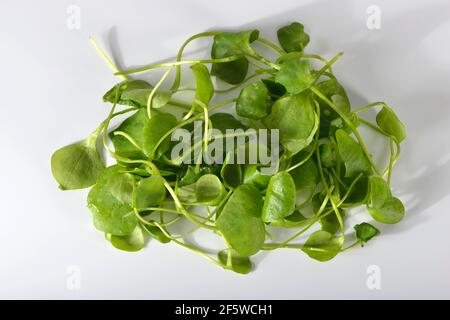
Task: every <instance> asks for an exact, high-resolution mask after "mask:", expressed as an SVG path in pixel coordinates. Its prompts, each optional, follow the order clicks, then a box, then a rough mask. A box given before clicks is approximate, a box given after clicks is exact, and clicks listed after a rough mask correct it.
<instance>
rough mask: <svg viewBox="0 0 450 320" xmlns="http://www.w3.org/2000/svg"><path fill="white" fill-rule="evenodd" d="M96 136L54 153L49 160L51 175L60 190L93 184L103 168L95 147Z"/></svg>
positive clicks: (102, 161)
mask: <svg viewBox="0 0 450 320" xmlns="http://www.w3.org/2000/svg"><path fill="white" fill-rule="evenodd" d="M96 141H97V135H95V136H91V137H89V138H87V139H86V140H84V141H82V142H79V143H74V144H71V145H68V146H65V147H62V148H61V149H59V150H57V151H55V153H53V155H52V158H51V161H50V162H51V168H52V174H53V177H54V178H55V180H56V181H57V182H58V184H59V187H60V188H61V189H62V190H74V189H83V188H87V187H90V186H92V185H94V184H95V181H96V179H97V176H98V175H99V173H100V172H101V171H102V170H103V169H104V168H105V165H104V160H103V158H102V157H101V155H100V153H99V151H98V150H97V147H96Z"/></svg>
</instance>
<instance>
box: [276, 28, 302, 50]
mask: <svg viewBox="0 0 450 320" xmlns="http://www.w3.org/2000/svg"><path fill="white" fill-rule="evenodd" d="M277 36H278V41H279V42H280V44H281V47H282V48H283V49H284V50H285V51H286V52H295V51H297V52H302V51H303V49H305V47H306V46H307V45H308V43H309V35H308V34H307V33H306V32H305V31H304V27H303V24H301V23H299V22H293V23H291V24H290V25H287V26H284V27H282V28H280V29H278V31H277Z"/></svg>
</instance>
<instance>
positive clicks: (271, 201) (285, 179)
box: [262, 171, 296, 222]
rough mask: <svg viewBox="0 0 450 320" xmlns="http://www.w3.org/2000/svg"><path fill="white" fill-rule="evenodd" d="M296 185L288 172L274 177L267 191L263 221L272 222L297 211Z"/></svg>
mask: <svg viewBox="0 0 450 320" xmlns="http://www.w3.org/2000/svg"><path fill="white" fill-rule="evenodd" d="M295 193H296V192H295V183H294V180H293V179H292V176H291V175H290V174H289V173H287V172H285V171H284V172H279V173H277V174H276V175H274V176H272V177H271V178H270V181H269V185H268V187H267V191H266V198H265V199H264V206H263V210H262V219H263V221H264V222H272V221H277V220H280V219H282V218H284V217H287V216H289V215H290V214H292V213H293V212H294V209H295Z"/></svg>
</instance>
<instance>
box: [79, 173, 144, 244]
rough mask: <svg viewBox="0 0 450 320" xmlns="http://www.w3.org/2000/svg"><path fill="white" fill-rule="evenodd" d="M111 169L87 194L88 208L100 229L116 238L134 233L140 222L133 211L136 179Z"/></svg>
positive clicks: (102, 174)
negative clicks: (132, 204)
mask: <svg viewBox="0 0 450 320" xmlns="http://www.w3.org/2000/svg"><path fill="white" fill-rule="evenodd" d="M121 170H122V169H121V168H120V167H118V166H112V167H108V168H106V169H104V170H103V171H102V173H101V174H100V176H99V177H98V180H97V183H96V184H95V186H94V187H93V188H92V189H91V191H90V192H89V194H88V207H89V209H90V210H91V212H92V215H93V219H94V225H95V227H96V228H97V229H99V230H101V231H103V232H105V233H111V234H112V235H117V236H126V235H129V234H131V232H133V230H134V228H135V227H136V224H137V218H136V216H135V215H134V213H133V208H132V207H131V200H132V193H133V186H134V178H133V176H132V175H131V174H129V173H122V172H121Z"/></svg>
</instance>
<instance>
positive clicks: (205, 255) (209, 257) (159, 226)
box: [155, 222, 224, 267]
mask: <svg viewBox="0 0 450 320" xmlns="http://www.w3.org/2000/svg"><path fill="white" fill-rule="evenodd" d="M155 225H156V226H157V227H158V228H159V229H160V230H161V232H162V233H163V234H164V235H165V236H166V237H167V238H169V239H170V240H172V241H173V242H175V243H176V244H179V245H180V246H182V247H185V248H187V249H189V250H192V251H194V252H195V253H197V254H199V255H201V256H202V257H204V258H206V259H208V260H209V261H211V262H212V263H214V264H217V265H218V266H221V267H224V265H223V264H222V263H221V262H220V261H218V260H216V259H214V258H212V257H211V256H209V255H208V254H206V253H205V252H203V251H201V250H200V249H198V248H196V247H194V246H191V245H189V244H187V243H184V242H181V241H178V240H177V239H175V238H174V237H173V236H172V235H171V234H170V233H168V232H167V231H166V229H164V227H163V226H161V225H160V224H159V223H158V222H155Z"/></svg>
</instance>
